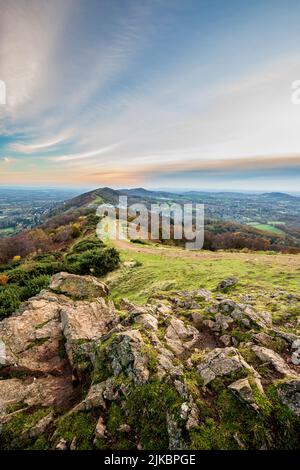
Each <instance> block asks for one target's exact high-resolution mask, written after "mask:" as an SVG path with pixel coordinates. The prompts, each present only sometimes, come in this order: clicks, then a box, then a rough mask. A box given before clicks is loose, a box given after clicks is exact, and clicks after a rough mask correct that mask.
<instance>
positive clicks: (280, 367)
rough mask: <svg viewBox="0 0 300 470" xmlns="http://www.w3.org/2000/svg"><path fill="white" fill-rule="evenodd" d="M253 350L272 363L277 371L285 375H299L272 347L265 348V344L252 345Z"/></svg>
mask: <svg viewBox="0 0 300 470" xmlns="http://www.w3.org/2000/svg"><path fill="white" fill-rule="evenodd" d="M252 351H253V352H254V353H255V354H256V355H257V357H258V358H259V359H260V360H261V361H263V362H268V363H269V364H271V365H272V366H273V367H274V369H275V370H277V372H279V373H280V374H282V375H283V376H285V377H286V376H287V377H288V376H291V377H292V376H295V375H297V374H296V373H295V372H294V371H293V370H292V369H290V368H289V366H288V365H287V363H286V362H285V360H284V359H282V357H281V356H279V354H277V353H276V352H275V351H273V350H272V349H267V348H264V347H263V346H252Z"/></svg>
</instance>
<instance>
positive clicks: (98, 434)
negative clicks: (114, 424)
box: [95, 416, 106, 439]
mask: <svg viewBox="0 0 300 470" xmlns="http://www.w3.org/2000/svg"><path fill="white" fill-rule="evenodd" d="M105 434H106V426H105V424H104V419H103V418H102V416H100V418H99V419H98V422H97V425H96V429H95V438H97V439H103V438H105Z"/></svg>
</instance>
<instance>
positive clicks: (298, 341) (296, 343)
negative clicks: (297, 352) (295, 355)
mask: <svg viewBox="0 0 300 470" xmlns="http://www.w3.org/2000/svg"><path fill="white" fill-rule="evenodd" d="M292 349H300V338H297V339H295V340H294V341H293V343H292Z"/></svg>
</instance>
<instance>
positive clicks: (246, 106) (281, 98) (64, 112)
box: [0, 0, 300, 186]
mask: <svg viewBox="0 0 300 470" xmlns="http://www.w3.org/2000/svg"><path fill="white" fill-rule="evenodd" d="M224 3H225V2H222V8H221V10H222V11H221V10H220V15H217V14H216V13H215V10H213V9H212V8H213V7H211V6H209V5H207V4H206V2H203V3H202V2H198V1H196V0H195V1H194V0H192V1H191V2H189V5H188V6H187V5H183V4H182V2H179V1H178V2H177V1H176V0H175V1H172V2H169V1H165V2H161V1H159V0H155V1H150V0H149V1H147V0H146V1H145V2H142V4H141V2H139V1H137V0H126V1H125V0H124V1H119V0H113V1H111V2H106V1H104V0H103V1H102V0H98V1H96V0H88V2H85V1H83V0H65V1H64V2H61V1H59V0H53V1H51V2H48V1H46V0H27V1H25V0H10V1H9V2H7V1H4V0H0V11H1V18H0V31H1V32H0V79H4V80H5V81H6V83H7V87H8V97H9V99H8V105H7V106H6V107H1V106H0V158H2V161H4V160H3V158H5V157H7V155H9V158H10V159H11V161H12V163H11V164H10V165H9V171H8V169H7V167H6V171H5V178H9V180H11V181H13V178H14V175H15V176H16V179H19V178H21V177H23V178H24V181H23V183H27V182H28V183H29V182H30V183H31V182H32V181H34V180H36V181H43V180H44V179H45V181H46V180H47V178H48V179H49V181H50V179H51V182H55V181H60V178H61V175H60V173H63V174H64V182H65V183H69V184H73V182H74V181H76V182H77V181H79V180H80V177H81V178H82V181H84V182H85V185H87V184H91V185H93V186H94V185H99V186H100V185H102V184H103V183H105V182H107V181H109V182H110V183H111V185H118V184H119V181H121V182H122V184H123V185H126V179H127V182H128V185H131V184H136V183H137V184H139V182H140V184H142V182H145V181H146V182H147V183H149V184H151V185H152V186H153V185H155V181H156V180H159V181H160V182H161V181H162V182H163V181H164V178H165V181H166V182H169V179H170V177H171V176H172V175H173V176H174V177H176V184H179V185H180V184H182V185H183V186H184V185H185V178H186V175H187V174H188V173H191V172H193V171H195V172H201V171H202V172H207V173H206V174H207V175H208V173H210V174H211V175H213V172H214V171H219V173H223V174H224V175H225V176H226V175H230V173H236V172H237V169H238V170H239V171H244V172H247V171H248V170H251V171H252V170H253V171H254V170H255V171H258V170H259V169H261V170H263V169H265V168H267V169H268V170H270V169H271V168H272V166H274V168H285V167H290V168H292V167H295V166H296V167H297V168H298V161H299V158H298V152H299V149H300V134H299V125H300V107H297V106H292V105H291V102H290V93H291V90H290V84H291V82H292V81H294V80H295V79H297V78H299V77H300V66H299V61H298V51H297V44H298V41H296V39H297V38H298V37H299V36H300V33H299V28H298V25H297V22H296V20H295V18H296V16H297V15H296V14H295V10H294V13H293V15H291V14H290V13H289V12H287V9H286V8H285V9H282V10H280V11H279V10H278V12H277V13H276V12H275V13H272V12H270V11H269V10H268V9H264V8H261V10H260V12H259V15H260V16H259V17H258V16H257V14H255V11H254V9H253V8H252V7H251V5H247V6H241V5H237V6H236V7H235V16H234V17H231V16H230V15H227V14H226V8H229V6H228V5H224ZM228 3H231V2H228ZM295 8H296V7H295ZM297 8H298V9H299V14H300V6H298V7H297ZM297 8H296V10H297ZM212 15H214V16H213V17H214V18H215V20H214V24H211V22H210V18H211V17H212ZM245 18H247V22H245ZM260 20H264V21H262V23H260ZM254 29H255V32H256V34H255V38H253V34H250V33H251V31H252V32H253V30H254ZM229 32H230V34H229ZM247 33H249V34H247ZM299 39H300V37H299ZM254 41H255V44H254ZM254 46H255V47H254ZM271 46H272V47H271ZM279 46H280V47H279ZM1 136H2V137H1ZM249 155H250V157H249ZM277 156H278V157H277ZM0 161H1V160H0ZM29 167H30V168H31V170H30V171H28V168H29ZM9 172H10V173H9ZM3 175H4V174H2V175H0V178H2V179H0V181H3V178H4V176H3ZM22 175H23V176H22ZM180 175H181V176H182V181H181V182H180V181H179V179H178V178H179V176H180ZM225 176H224V178H225ZM227 177H228V176H226V178H227ZM283 178H284V179H286V178H287V176H286V175H285V176H283ZM253 181H254V180H253ZM252 183H253V182H252ZM254 183H255V182H254ZM160 184H161V183H160ZM212 184H213V183H212Z"/></svg>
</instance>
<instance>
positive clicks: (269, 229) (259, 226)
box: [247, 222, 285, 235]
mask: <svg viewBox="0 0 300 470" xmlns="http://www.w3.org/2000/svg"><path fill="white" fill-rule="evenodd" d="M277 223H278V222H276V224H277ZM274 224H275V222H274ZM247 225H251V227H253V228H257V229H258V230H263V231H265V232H273V233H277V234H278V235H285V233H284V231H283V230H280V228H278V227H274V225H271V222H270V223H269V224H259V223H256V222H249V223H248V224H247Z"/></svg>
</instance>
